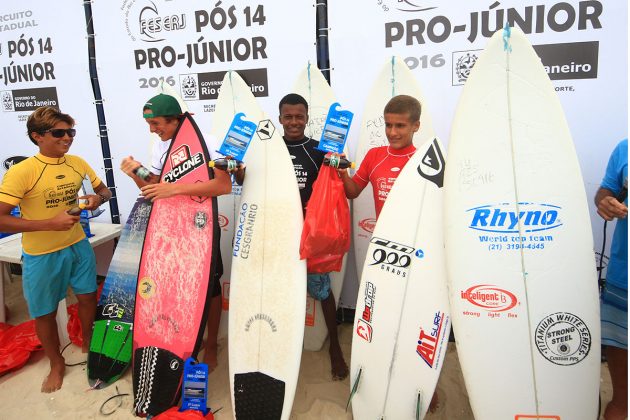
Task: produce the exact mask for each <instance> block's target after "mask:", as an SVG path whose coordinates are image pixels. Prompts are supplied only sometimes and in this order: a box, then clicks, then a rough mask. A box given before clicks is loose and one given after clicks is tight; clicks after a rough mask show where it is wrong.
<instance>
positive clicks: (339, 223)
mask: <svg viewBox="0 0 630 420" xmlns="http://www.w3.org/2000/svg"><path fill="white" fill-rule="evenodd" d="M348 249H350V208H349V207H348V200H347V199H346V194H345V192H344V189H343V182H342V181H341V179H340V178H339V176H338V175H337V171H336V169H334V168H332V167H330V166H327V165H322V167H321V168H320V170H319V175H318V176H317V179H316V180H315V183H314V184H313V193H312V194H311V198H310V200H309V201H308V204H307V205H306V217H305V218H304V228H303V229H302V239H301V241H300V258H302V259H305V258H307V259H309V260H310V259H313V258H320V259H321V258H326V259H328V260H330V259H331V258H330V256H333V255H334V256H336V257H337V258H339V257H342V258H343V254H345V253H346V252H347V251H348ZM329 271H330V270H329ZM336 271H338V270H336ZM308 272H309V273H314V272H324V271H310V269H309V270H308Z"/></svg>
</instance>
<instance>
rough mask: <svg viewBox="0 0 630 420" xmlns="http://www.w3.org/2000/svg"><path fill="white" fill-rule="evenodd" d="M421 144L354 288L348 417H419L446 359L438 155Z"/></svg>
mask: <svg viewBox="0 0 630 420" xmlns="http://www.w3.org/2000/svg"><path fill="white" fill-rule="evenodd" d="M442 150H443V148H442V145H441V143H440V141H439V140H438V139H433V140H429V141H427V142H425V143H424V144H423V145H421V146H420V147H419V148H418V150H417V151H416V153H415V154H414V156H413V157H412V158H411V160H409V162H408V163H407V164H406V165H405V167H404V168H403V170H402V171H401V173H400V175H399V176H398V178H397V179H396V182H395V184H394V186H393V187H392V189H391V191H390V193H389V195H388V197H387V200H386V201H385V205H384V207H383V210H382V212H381V214H380V217H379V220H378V222H377V223H376V227H375V228H374V234H373V235H372V238H371V241H370V244H369V247H368V253H367V258H366V260H365V265H364V267H363V276H362V277H361V284H360V286H359V295H358V298H357V307H356V312H355V320H354V330H353V335H352V357H351V361H352V364H351V370H350V372H351V376H350V378H351V379H350V384H351V387H352V388H353V389H354V391H353V392H354V395H353V396H352V412H353V414H354V418H355V419H381V418H386V419H401V420H403V419H419V418H423V417H424V415H425V413H426V412H427V409H428V407H429V403H430V402H431V398H432V396H433V391H434V390H435V386H436V384H437V380H438V376H439V374H440V370H441V369H442V364H443V362H444V357H445V356H446V347H447V344H448V336H449V332H450V325H451V323H450V314H449V305H448V294H447V290H446V268H445V262H444V241H443V237H442V184H443V177H444V153H443V152H442Z"/></svg>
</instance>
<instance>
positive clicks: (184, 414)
mask: <svg viewBox="0 0 630 420" xmlns="http://www.w3.org/2000/svg"><path fill="white" fill-rule="evenodd" d="M153 418H154V419H155V420H204V419H205V420H213V419H214V415H213V414H212V413H211V412H208V414H207V415H206V416H205V417H204V416H203V413H202V412H201V411H197V410H186V411H179V408H178V407H171V408H169V409H168V410H166V411H164V412H162V413H161V414H158V415H157V416H155V417H153Z"/></svg>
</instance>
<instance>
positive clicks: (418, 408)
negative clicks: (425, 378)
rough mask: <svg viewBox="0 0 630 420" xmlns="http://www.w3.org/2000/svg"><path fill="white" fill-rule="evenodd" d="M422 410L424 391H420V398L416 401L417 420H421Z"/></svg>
mask: <svg viewBox="0 0 630 420" xmlns="http://www.w3.org/2000/svg"><path fill="white" fill-rule="evenodd" d="M420 408H422V391H420V390H418V398H417V399H416V420H420Z"/></svg>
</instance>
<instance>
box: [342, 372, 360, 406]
mask: <svg viewBox="0 0 630 420" xmlns="http://www.w3.org/2000/svg"><path fill="white" fill-rule="evenodd" d="M362 372H363V368H362V367H359V373H357V377H356V378H355V379H354V383H353V384H352V391H350V397H348V403H347V404H346V411H348V407H350V403H351V402H352V397H354V394H356V393H357V390H358V389H359V381H360V380H361V373H362Z"/></svg>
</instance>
